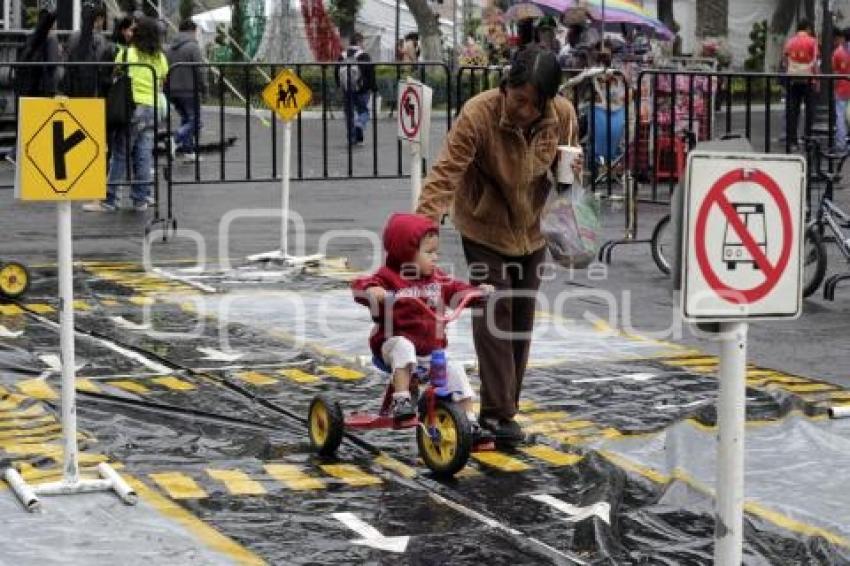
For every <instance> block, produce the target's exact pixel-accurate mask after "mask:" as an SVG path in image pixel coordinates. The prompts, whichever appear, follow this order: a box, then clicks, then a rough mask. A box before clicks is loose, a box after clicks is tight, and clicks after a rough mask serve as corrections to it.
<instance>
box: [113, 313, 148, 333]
mask: <svg viewBox="0 0 850 566" xmlns="http://www.w3.org/2000/svg"><path fill="white" fill-rule="evenodd" d="M112 322H114V323H115V324H116V325H117V326H119V327H121V328H124V329H127V330H150V329H151V325H150V324H136V323H135V322H132V321H130V320H127V319H126V318H124V317H123V316H113V317H112Z"/></svg>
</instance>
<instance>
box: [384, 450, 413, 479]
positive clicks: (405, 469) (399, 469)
mask: <svg viewBox="0 0 850 566" xmlns="http://www.w3.org/2000/svg"><path fill="white" fill-rule="evenodd" d="M375 463H376V464H378V465H379V466H381V467H383V468H387V469H388V470H392V471H394V472H396V473H397V474H399V475H401V476H403V477H405V478H407V479H413V478H415V477H416V470H414V469H413V468H411V467H410V466H408V465H407V464H405V463H403V462H399V461H398V460H396V459H395V458H391V457H389V456H387V455H386V454H380V455H379V456H378V457H377V458H375Z"/></svg>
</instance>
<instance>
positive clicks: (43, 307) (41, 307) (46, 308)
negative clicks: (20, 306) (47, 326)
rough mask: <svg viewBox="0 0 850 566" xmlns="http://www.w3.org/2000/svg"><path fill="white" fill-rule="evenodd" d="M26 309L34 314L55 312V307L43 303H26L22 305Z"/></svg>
mask: <svg viewBox="0 0 850 566" xmlns="http://www.w3.org/2000/svg"><path fill="white" fill-rule="evenodd" d="M24 307H25V308H26V309H27V310H30V311H32V312H34V313H36V314H49V313H52V312H56V309H55V308H53V307H51V306H50V305H48V304H45V303H31V304H28V305H24Z"/></svg>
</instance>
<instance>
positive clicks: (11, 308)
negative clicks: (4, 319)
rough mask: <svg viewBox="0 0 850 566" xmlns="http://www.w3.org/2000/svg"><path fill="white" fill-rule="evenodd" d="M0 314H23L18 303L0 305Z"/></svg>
mask: <svg viewBox="0 0 850 566" xmlns="http://www.w3.org/2000/svg"><path fill="white" fill-rule="evenodd" d="M0 314H2V315H6V316H18V315H22V314H24V310H23V309H22V308H21V307H19V306H18V305H0Z"/></svg>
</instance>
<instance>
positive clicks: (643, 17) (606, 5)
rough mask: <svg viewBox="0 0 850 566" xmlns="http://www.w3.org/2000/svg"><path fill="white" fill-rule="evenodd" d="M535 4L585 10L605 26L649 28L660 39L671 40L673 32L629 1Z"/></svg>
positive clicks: (573, 0)
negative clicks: (620, 25) (629, 25)
mask: <svg viewBox="0 0 850 566" xmlns="http://www.w3.org/2000/svg"><path fill="white" fill-rule="evenodd" d="M534 2H535V4H539V5H541V6H546V7H547V8H552V9H554V10H558V11H559V12H565V11H567V10H569V9H574V8H585V9H587V10H588V11H589V12H590V16H591V17H592V18H593V19H594V20H597V21H603V22H605V23H606V24H631V25H635V26H641V27H646V28H650V29H652V30H653V31H654V32H655V35H657V36H658V37H660V38H661V39H673V32H672V31H670V29H669V28H668V27H667V26H665V25H664V24H663V23H661V21H659V20H658V19H657V18H655V17H654V16H653V15H652V14H651V13H650V12H649V10H646V9H644V8H643V7H642V6H640V5H639V4H637V3H635V2H632V1H631V0H534Z"/></svg>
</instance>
